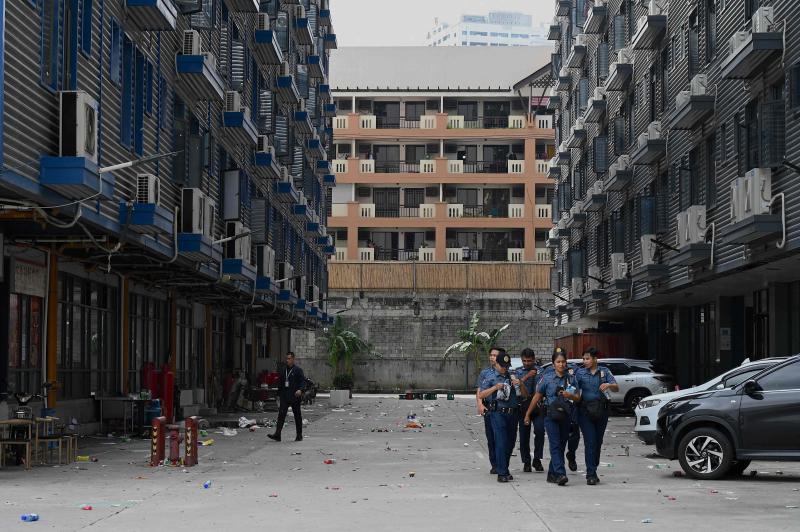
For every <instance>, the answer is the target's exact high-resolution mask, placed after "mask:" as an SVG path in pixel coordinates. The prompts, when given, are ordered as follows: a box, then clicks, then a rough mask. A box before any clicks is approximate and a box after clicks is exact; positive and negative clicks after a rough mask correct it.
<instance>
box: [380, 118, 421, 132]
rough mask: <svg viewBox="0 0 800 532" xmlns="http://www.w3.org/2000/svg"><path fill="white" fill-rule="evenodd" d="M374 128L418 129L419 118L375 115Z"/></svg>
mask: <svg viewBox="0 0 800 532" xmlns="http://www.w3.org/2000/svg"><path fill="white" fill-rule="evenodd" d="M375 127H376V129H420V118H411V119H407V118H405V117H385V116H377V117H375Z"/></svg>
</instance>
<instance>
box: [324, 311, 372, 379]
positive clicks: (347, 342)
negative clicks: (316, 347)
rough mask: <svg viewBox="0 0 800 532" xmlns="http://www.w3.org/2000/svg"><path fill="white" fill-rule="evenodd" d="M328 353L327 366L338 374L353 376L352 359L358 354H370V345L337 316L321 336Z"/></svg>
mask: <svg viewBox="0 0 800 532" xmlns="http://www.w3.org/2000/svg"><path fill="white" fill-rule="evenodd" d="M323 338H324V341H325V345H326V350H327V352H328V365H329V366H330V367H331V368H333V369H334V371H335V372H336V373H337V374H339V373H341V372H342V371H343V372H344V373H345V374H347V375H349V376H352V375H353V357H354V356H355V355H357V354H360V353H372V352H373V350H372V345H371V344H369V343H368V342H366V341H365V340H363V339H362V338H361V337H360V336H359V335H358V333H357V332H355V331H353V330H352V329H350V328H349V327H347V326H346V325H345V324H344V321H343V320H342V318H341V317H339V316H337V317H336V319H335V320H334V322H333V326H331V327H329V328H328V330H327V331H325V333H324V335H323Z"/></svg>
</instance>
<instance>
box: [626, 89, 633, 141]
mask: <svg viewBox="0 0 800 532" xmlns="http://www.w3.org/2000/svg"><path fill="white" fill-rule="evenodd" d="M635 109H636V92H631V93H630V94H629V95H628V99H627V100H626V101H625V129H626V135H627V138H628V144H632V143H633V139H634V138H635V135H634V133H633V132H634V122H635V118H636V117H635V115H634V110H635Z"/></svg>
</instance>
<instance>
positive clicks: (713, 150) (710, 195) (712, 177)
mask: <svg viewBox="0 0 800 532" xmlns="http://www.w3.org/2000/svg"><path fill="white" fill-rule="evenodd" d="M705 158H706V164H705V167H706V183H705V185H706V207H707V208H709V209H712V208H714V207H716V206H717V139H716V135H714V134H712V135H711V136H709V137H708V138H707V139H706V142H705Z"/></svg>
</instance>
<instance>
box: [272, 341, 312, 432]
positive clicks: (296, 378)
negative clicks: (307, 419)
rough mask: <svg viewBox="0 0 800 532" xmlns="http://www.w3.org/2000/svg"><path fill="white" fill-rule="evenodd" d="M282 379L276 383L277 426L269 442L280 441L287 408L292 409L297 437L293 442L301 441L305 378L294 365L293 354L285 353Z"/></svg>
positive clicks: (300, 370)
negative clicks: (301, 405)
mask: <svg viewBox="0 0 800 532" xmlns="http://www.w3.org/2000/svg"><path fill="white" fill-rule="evenodd" d="M281 377H282V379H281V380H280V381H279V382H278V397H279V398H280V400H281V406H280V410H278V425H277V426H276V427H275V434H268V435H267V437H268V438H269V439H271V440H275V441H281V430H283V424H284V423H285V422H286V414H287V412H288V411H289V407H290V406H291V407H292V414H294V426H295V429H296V430H297V436H296V437H295V439H294V441H303V414H302V413H301V412H300V401H301V399H302V398H303V391H304V390H305V388H306V376H305V375H303V370H302V369H300V368H299V367H298V366H295V365H294V353H292V352H291V351H289V352H288V353H286V367H285V368H283V375H281Z"/></svg>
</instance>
